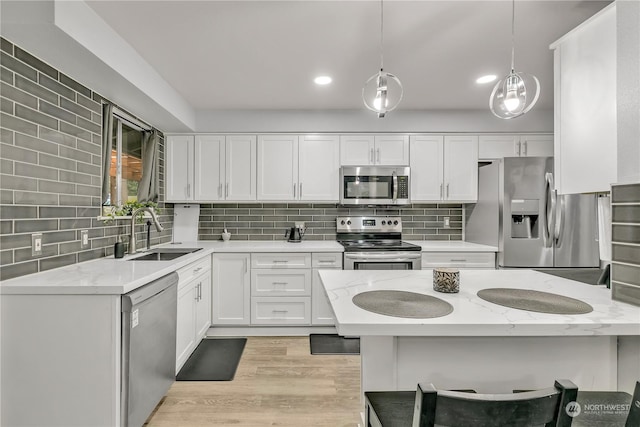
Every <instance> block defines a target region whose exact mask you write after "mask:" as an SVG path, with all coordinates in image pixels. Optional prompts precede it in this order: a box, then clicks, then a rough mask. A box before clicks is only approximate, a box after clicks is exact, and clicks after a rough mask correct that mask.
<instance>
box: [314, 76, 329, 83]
mask: <svg viewBox="0 0 640 427" xmlns="http://www.w3.org/2000/svg"><path fill="white" fill-rule="evenodd" d="M331 81H332V79H331V77H329V76H318V77H316V78H315V79H313V82H314V83H315V84H317V85H328V84H329V83H331Z"/></svg>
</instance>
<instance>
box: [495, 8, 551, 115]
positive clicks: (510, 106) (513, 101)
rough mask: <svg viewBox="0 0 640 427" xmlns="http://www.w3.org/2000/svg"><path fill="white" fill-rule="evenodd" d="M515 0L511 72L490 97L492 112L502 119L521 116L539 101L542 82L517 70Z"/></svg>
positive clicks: (512, 23)
mask: <svg viewBox="0 0 640 427" xmlns="http://www.w3.org/2000/svg"><path fill="white" fill-rule="evenodd" d="M515 8H516V6H515V0H512V2H511V72H510V73H509V75H507V76H506V77H504V78H503V79H501V80H500V81H498V83H496V85H495V87H494V88H493V91H492V92H491V98H489V107H490V108H491V112H492V113H493V114H494V115H495V116H496V117H499V118H501V119H514V118H516V117H520V116H522V115H523V114H525V113H526V112H528V111H529V110H531V109H532V108H533V106H534V105H535V104H536V102H538V97H539V96H540V82H539V81H538V78H537V77H536V76H534V75H532V74H526V73H522V72H516V71H515V59H514V58H515V42H514V39H515V36H514V34H515Z"/></svg>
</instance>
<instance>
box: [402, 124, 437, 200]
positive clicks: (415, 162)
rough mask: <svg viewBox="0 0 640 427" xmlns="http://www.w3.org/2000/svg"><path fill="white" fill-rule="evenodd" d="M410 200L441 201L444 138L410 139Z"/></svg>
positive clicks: (433, 136) (417, 137) (420, 137)
mask: <svg viewBox="0 0 640 427" xmlns="http://www.w3.org/2000/svg"><path fill="white" fill-rule="evenodd" d="M410 151H411V200H413V201H416V200H418V201H421V200H442V197H443V195H444V193H443V191H444V188H443V187H444V137H443V136H442V135H424V136H423V135H416V136H412V137H411V138H410Z"/></svg>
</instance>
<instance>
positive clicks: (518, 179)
mask: <svg viewBox="0 0 640 427" xmlns="http://www.w3.org/2000/svg"><path fill="white" fill-rule="evenodd" d="M597 230H598V226H597V197H596V195H595V194H593V195H591V194H571V195H562V196H561V195H557V194H556V192H555V190H554V185H553V158H552V157H506V158H504V159H502V160H496V161H494V162H491V163H489V164H484V165H481V167H480V168H479V169H478V202H477V203H476V204H474V205H469V206H468V207H467V212H466V223H465V237H466V240H467V241H469V242H475V243H484V244H488V245H493V246H497V247H498V265H499V266H501V267H530V268H544V267H598V265H599V253H598V235H597V232H598V231H597Z"/></svg>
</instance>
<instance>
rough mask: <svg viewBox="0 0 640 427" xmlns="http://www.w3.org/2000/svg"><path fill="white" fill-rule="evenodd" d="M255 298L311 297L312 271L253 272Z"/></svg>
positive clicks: (253, 293)
mask: <svg viewBox="0 0 640 427" xmlns="http://www.w3.org/2000/svg"><path fill="white" fill-rule="evenodd" d="M251 295H253V296H310V295H311V270H298V269H296V270H284V271H283V270H260V269H254V270H251Z"/></svg>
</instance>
